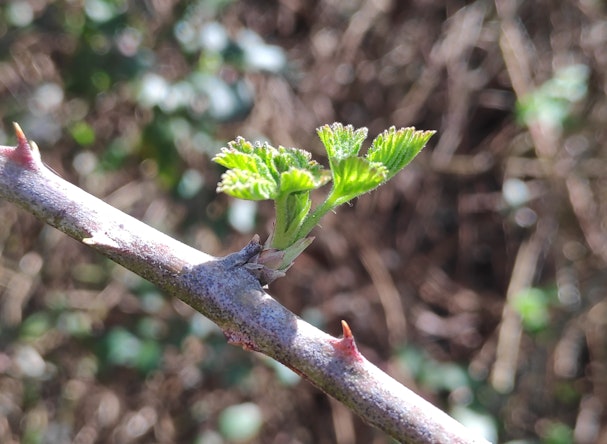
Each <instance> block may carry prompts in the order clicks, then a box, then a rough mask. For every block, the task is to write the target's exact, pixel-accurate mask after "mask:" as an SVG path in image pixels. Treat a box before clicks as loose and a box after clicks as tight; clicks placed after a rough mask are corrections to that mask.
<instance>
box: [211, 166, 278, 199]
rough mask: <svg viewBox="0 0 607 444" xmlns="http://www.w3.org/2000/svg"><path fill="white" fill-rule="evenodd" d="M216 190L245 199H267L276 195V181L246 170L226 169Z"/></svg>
mask: <svg viewBox="0 0 607 444" xmlns="http://www.w3.org/2000/svg"><path fill="white" fill-rule="evenodd" d="M217 191H218V192H223V193H226V194H229V195H230V196H232V197H237V198H239V199H246V200H267V199H272V198H273V197H274V196H275V195H276V182H274V181H273V180H268V179H266V178H264V177H263V176H261V175H259V174H256V173H255V172H251V171H247V170H228V171H226V172H225V173H223V174H222V176H221V182H219V185H217Z"/></svg>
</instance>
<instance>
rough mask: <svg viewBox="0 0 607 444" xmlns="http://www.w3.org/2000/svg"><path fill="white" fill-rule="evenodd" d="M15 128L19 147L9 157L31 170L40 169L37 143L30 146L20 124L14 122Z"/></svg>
mask: <svg viewBox="0 0 607 444" xmlns="http://www.w3.org/2000/svg"><path fill="white" fill-rule="evenodd" d="M13 127H14V128H15V135H16V136H17V146H16V147H15V149H14V150H13V151H12V152H11V153H10V154H9V157H10V158H11V159H12V160H14V161H15V162H19V163H20V164H22V165H23V166H25V167H28V168H30V169H35V168H38V166H39V165H40V152H39V151H38V147H37V146H36V144H35V143H32V144H31V145H30V143H29V141H28V140H27V137H25V134H24V133H23V130H22V129H21V127H20V126H19V124H18V123H16V122H13Z"/></svg>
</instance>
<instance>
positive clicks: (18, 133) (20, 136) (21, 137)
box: [13, 122, 27, 143]
mask: <svg viewBox="0 0 607 444" xmlns="http://www.w3.org/2000/svg"><path fill="white" fill-rule="evenodd" d="M13 128H14V129H15V136H17V139H18V140H19V143H23V142H27V137H25V133H24V132H23V130H22V129H21V126H20V125H19V124H18V123H17V122H13Z"/></svg>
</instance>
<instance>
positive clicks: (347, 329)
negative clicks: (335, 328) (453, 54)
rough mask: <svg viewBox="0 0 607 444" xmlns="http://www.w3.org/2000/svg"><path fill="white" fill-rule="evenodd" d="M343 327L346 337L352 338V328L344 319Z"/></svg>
mask: <svg viewBox="0 0 607 444" xmlns="http://www.w3.org/2000/svg"><path fill="white" fill-rule="evenodd" d="M341 329H342V331H343V333H344V339H352V338H353V336H352V330H351V329H350V326H349V325H348V323H347V322H346V321H344V320H343V319H342V321H341Z"/></svg>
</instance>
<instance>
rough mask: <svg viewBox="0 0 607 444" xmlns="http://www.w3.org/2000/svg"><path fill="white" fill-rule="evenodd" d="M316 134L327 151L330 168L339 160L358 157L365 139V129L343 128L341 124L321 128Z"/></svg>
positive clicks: (349, 126) (350, 126) (348, 126)
mask: <svg viewBox="0 0 607 444" xmlns="http://www.w3.org/2000/svg"><path fill="white" fill-rule="evenodd" d="M317 132H318V137H320V140H321V142H322V143H323V145H324V146H325V149H326V150H327V154H328V155H329V161H330V162H331V166H333V165H334V163H335V162H337V161H339V160H341V159H345V158H347V157H354V156H358V153H359V151H360V147H361V146H362V143H363V142H364V141H365V139H366V138H367V128H359V129H357V130H355V129H354V128H353V127H352V125H347V126H343V125H342V124H341V123H334V124H332V125H331V126H329V125H324V126H321V127H320V128H318V130H317Z"/></svg>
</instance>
